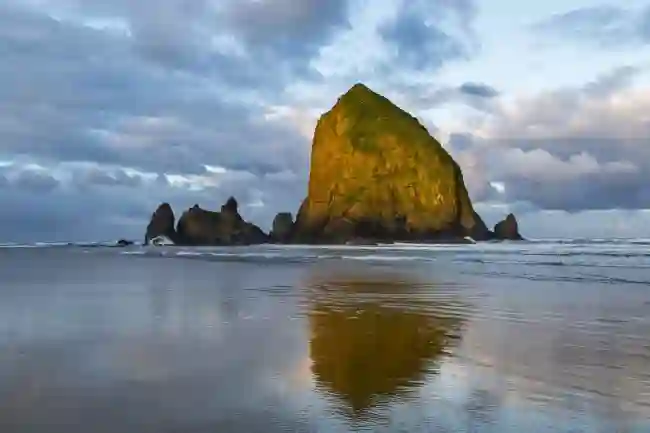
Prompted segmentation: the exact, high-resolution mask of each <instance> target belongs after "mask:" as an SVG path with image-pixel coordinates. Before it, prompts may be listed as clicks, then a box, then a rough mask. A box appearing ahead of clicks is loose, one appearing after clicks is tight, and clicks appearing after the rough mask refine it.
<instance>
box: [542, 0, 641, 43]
mask: <svg viewBox="0 0 650 433" xmlns="http://www.w3.org/2000/svg"><path fill="white" fill-rule="evenodd" d="M533 28H534V29H535V30H536V31H538V32H541V33H543V34H545V35H556V36H561V37H571V38H575V39H578V40H582V41H586V42H590V43H596V44H600V45H602V46H607V47H619V46H621V45H629V44H639V43H641V44H646V43H649V42H650V5H648V6H646V7H645V8H642V9H632V8H624V7H620V6H617V5H614V4H610V5H599V6H593V7H587V8H581V9H574V10H571V11H569V12H565V13H562V14H557V15H554V16H551V17H549V18H547V19H546V20H544V21H541V22H539V23H537V24H536V25H535V26H534V27H533Z"/></svg>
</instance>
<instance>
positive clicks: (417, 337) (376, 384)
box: [309, 277, 462, 419]
mask: <svg viewBox="0 0 650 433" xmlns="http://www.w3.org/2000/svg"><path fill="white" fill-rule="evenodd" d="M312 287H313V288H314V290H315V291H316V293H315V295H314V296H313V298H314V299H313V300H312V307H311V312H310V314H309V327H310V342H309V353H310V358H311V361H312V367H311V369H312V373H313V376H314V379H315V380H316V383H317V385H318V386H319V387H321V389H323V390H324V391H326V393H328V394H332V395H335V396H337V397H338V398H339V399H340V404H339V405H338V406H339V409H340V410H341V411H342V412H343V413H346V414H348V415H350V416H351V418H354V419H360V418H361V419H363V418H364V417H365V415H366V414H368V413H369V412H371V411H372V412H373V413H374V409H375V408H376V407H377V406H382V405H384V404H387V403H390V402H391V401H393V400H395V399H403V398H404V397H407V396H408V395H409V394H411V393H413V392H417V390H418V389H419V388H420V387H421V386H422V385H423V384H424V383H425V382H426V380H427V377H429V376H431V375H434V374H435V371H436V369H437V365H438V364H440V362H441V361H442V360H443V359H444V357H445V356H446V355H447V354H448V353H449V352H448V351H449V349H450V348H451V347H453V346H454V345H455V344H456V343H457V342H458V340H459V337H460V335H461V331H462V320H461V319H460V318H450V317H449V316H448V315H440V316H438V315H436V314H435V306H434V305H427V306H426V307H427V308H423V306H422V305H418V303H417V302H413V303H412V304H409V301H408V299H410V297H409V296H403V295H406V294H409V295H412V294H413V293H412V292H413V291H414V290H413V288H412V287H410V285H409V282H407V281H404V280H401V281H396V280H391V279H390V277H387V278H384V277H382V279H381V280H368V279H365V280H364V279H358V278H357V279H354V280H338V281H337V280H329V281H318V282H314V284H313V285H312ZM318 291H324V292H326V296H323V297H322V300H321V299H319V298H320V297H319V295H318V293H317V292H318ZM333 294H337V295H338V297H337V298H336V299H335V300H332V297H333V296H335V295H333ZM393 294H394V296H395V297H397V298H398V299H399V301H398V302H397V303H395V304H394V305H391V302H389V301H386V299H390V297H391V295H393ZM400 294H401V295H402V296H400ZM339 298H340V299H339ZM373 298H374V299H373Z"/></svg>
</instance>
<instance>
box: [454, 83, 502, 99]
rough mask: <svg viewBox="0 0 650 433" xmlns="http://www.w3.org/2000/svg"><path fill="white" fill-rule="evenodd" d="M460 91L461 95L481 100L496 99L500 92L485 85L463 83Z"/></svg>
mask: <svg viewBox="0 0 650 433" xmlns="http://www.w3.org/2000/svg"><path fill="white" fill-rule="evenodd" d="M458 90H459V91H460V93H463V94H465V95H469V96H476V97H479V98H494V97H496V96H499V91H498V90H496V89H495V88H494V87H491V86H488V85H487V84H483V83H463V84H462V85H461V86H460V87H459V88H458Z"/></svg>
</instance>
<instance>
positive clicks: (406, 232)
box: [294, 84, 491, 243]
mask: <svg viewBox="0 0 650 433" xmlns="http://www.w3.org/2000/svg"><path fill="white" fill-rule="evenodd" d="M294 233H295V240H296V241H298V242H335V243H338V242H346V241H351V240H355V239H375V240H378V241H384V240H390V241H392V240H404V241H410V240H412V241H433V242H436V241H451V240H459V239H463V238H464V237H465V236H471V237H472V238H474V239H476V240H485V239H488V238H490V236H491V233H490V232H489V230H488V229H487V227H486V226H485V224H484V223H483V221H482V220H481V218H480V217H479V216H478V214H477V213H476V212H474V209H473V207H472V203H471V202H470V199H469V196H468V193H467V189H466V188H465V184H464V182H463V175H462V173H461V170H460V168H459V166H458V164H456V162H455V161H454V160H453V159H452V157H451V156H450V155H449V154H448V153H447V152H446V151H445V149H444V148H443V147H442V145H441V144H440V143H439V142H438V141H437V140H436V139H434V138H433V137H432V136H431V135H430V134H429V132H428V131H427V129H426V128H425V127H424V126H422V125H421V124H420V122H418V120H417V119H416V118H414V117H413V116H411V115H410V114H408V113H407V112H405V111H403V110H402V109H400V108H399V107H397V106H396V105H395V104H393V103H392V102H391V101H389V100H388V99H386V98H384V97H383V96H381V95H379V94H377V93H375V92H374V91H372V90H370V89H369V88H368V87H366V86H365V85H363V84H356V85H355V86H353V87H352V88H351V89H350V90H349V91H348V92H347V93H345V94H344V95H343V96H341V97H340V98H339V100H338V102H337V103H336V104H335V105H334V107H333V108H332V109H331V110H330V111H328V112H327V113H325V114H324V115H323V116H322V117H321V118H320V119H319V121H318V124H317V126H316V132H315V135H314V141H313V144H312V154H311V168H310V176H309V189H308V195H307V198H306V199H305V200H304V202H303V203H302V206H301V207H300V211H299V212H298V216H297V220H296V225H295V228H294Z"/></svg>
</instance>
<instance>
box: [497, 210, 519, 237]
mask: <svg viewBox="0 0 650 433" xmlns="http://www.w3.org/2000/svg"><path fill="white" fill-rule="evenodd" d="M494 237H495V238H496V239H499V240H509V241H520V240H523V237H521V235H520V234H519V224H518V223H517V218H515V216H514V215H513V214H508V216H507V217H506V218H505V219H504V220H503V221H501V222H498V223H497V224H496V225H495V226H494Z"/></svg>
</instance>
